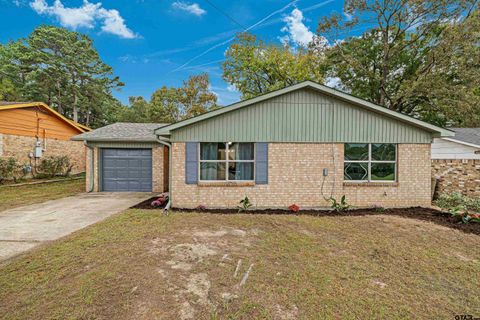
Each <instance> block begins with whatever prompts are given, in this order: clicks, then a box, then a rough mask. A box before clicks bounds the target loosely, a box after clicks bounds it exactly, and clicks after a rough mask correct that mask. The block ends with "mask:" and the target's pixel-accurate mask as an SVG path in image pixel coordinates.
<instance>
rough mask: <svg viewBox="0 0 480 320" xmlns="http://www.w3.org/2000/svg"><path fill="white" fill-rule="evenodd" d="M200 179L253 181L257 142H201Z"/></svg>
mask: <svg viewBox="0 0 480 320" xmlns="http://www.w3.org/2000/svg"><path fill="white" fill-rule="evenodd" d="M199 152H200V161H199V171H200V175H199V176H200V181H253V180H254V168H255V156H254V155H255V144H254V143H245V142H205V143H203V142H202V143H200V150H199Z"/></svg>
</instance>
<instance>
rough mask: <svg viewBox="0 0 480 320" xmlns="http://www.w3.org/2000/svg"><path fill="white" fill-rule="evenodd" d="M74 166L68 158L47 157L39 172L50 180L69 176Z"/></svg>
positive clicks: (38, 168) (41, 163)
mask: <svg viewBox="0 0 480 320" xmlns="http://www.w3.org/2000/svg"><path fill="white" fill-rule="evenodd" d="M72 167H73V165H72V164H70V159H69V158H68V157H67V156H50V157H45V158H43V159H42V161H41V162H40V165H38V166H37V172H38V173H39V174H40V175H44V176H46V177H49V178H53V177H55V176H64V177H66V176H68V175H69V174H70V172H71V171H72Z"/></svg>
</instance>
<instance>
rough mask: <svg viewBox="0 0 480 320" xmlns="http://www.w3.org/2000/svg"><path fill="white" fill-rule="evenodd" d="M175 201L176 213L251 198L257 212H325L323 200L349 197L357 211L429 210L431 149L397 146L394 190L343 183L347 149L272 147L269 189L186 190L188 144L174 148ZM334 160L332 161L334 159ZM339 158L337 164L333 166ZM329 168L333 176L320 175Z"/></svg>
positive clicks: (198, 187) (384, 185)
mask: <svg viewBox="0 0 480 320" xmlns="http://www.w3.org/2000/svg"><path fill="white" fill-rule="evenodd" d="M172 151H173V154H172V171H173V172H172V176H173V179H172V198H173V206H174V207H177V208H195V207H197V206H198V205H205V206H207V207H210V208H216V207H220V208H221V207H235V206H236V205H238V203H239V201H240V200H241V199H242V198H244V197H245V196H248V197H249V198H250V200H251V201H252V203H253V204H254V206H255V207H258V208H267V207H268V208H276V207H280V208H286V207H287V206H289V205H291V204H293V203H296V204H297V205H299V206H300V207H303V208H308V207H327V206H329V202H328V201H327V200H326V199H325V198H329V197H330V195H332V196H333V197H335V198H337V199H339V198H340V197H341V196H342V195H346V197H347V201H348V203H350V204H352V205H355V206H362V207H364V206H373V205H378V206H384V207H410V206H430V205H431V163H430V144H399V145H398V162H397V172H398V181H397V182H396V183H394V184H387V183H382V184H373V183H370V184H358V183H357V184H351V183H346V182H344V180H343V144H317V143H270V144H269V154H268V159H269V163H268V170H269V182H268V184H267V185H254V184H242V185H241V186H238V185H235V184H223V185H220V186H208V185H205V184H203V185H191V184H185V144H184V143H174V144H173V150H172ZM333 155H334V156H333ZM334 158H335V161H334ZM323 168H328V170H329V175H328V177H326V178H325V181H324V177H323V175H322V170H323Z"/></svg>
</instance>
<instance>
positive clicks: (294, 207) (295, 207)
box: [288, 203, 300, 213]
mask: <svg viewBox="0 0 480 320" xmlns="http://www.w3.org/2000/svg"><path fill="white" fill-rule="evenodd" d="M288 210H290V211H291V212H293V213H298V211H300V207H299V206H297V205H296V204H295V203H294V204H291V205H289V206H288Z"/></svg>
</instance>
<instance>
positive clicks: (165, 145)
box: [74, 81, 454, 208]
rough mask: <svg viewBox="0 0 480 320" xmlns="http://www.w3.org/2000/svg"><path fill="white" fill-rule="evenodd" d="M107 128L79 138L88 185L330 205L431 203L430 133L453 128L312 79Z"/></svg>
mask: <svg viewBox="0 0 480 320" xmlns="http://www.w3.org/2000/svg"><path fill="white" fill-rule="evenodd" d="M155 127H156V128H155ZM102 129H103V130H102ZM102 129H98V130H94V131H92V132H89V133H84V134H81V135H79V136H76V137H74V140H81V141H86V143H87V145H88V146H89V147H90V151H89V152H88V159H89V160H88V161H87V164H88V163H90V164H88V165H87V180H88V181H87V189H88V190H92V191H118V190H121V191H154V192H162V191H164V190H169V191H170V199H171V202H170V204H171V205H172V206H174V207H178V208H195V207H197V206H199V205H204V206H206V207H209V208H214V207H235V206H236V205H238V203H239V201H240V200H241V199H242V198H244V197H245V196H248V197H249V198H250V200H251V202H252V203H253V205H254V206H256V207H258V208H267V207H283V208H285V207H287V206H288V205H291V204H293V203H295V204H297V205H299V206H301V207H303V208H306V207H325V206H327V205H329V200H328V199H329V198H330V197H334V198H337V199H339V198H340V197H341V196H343V195H345V196H346V198H347V201H348V202H349V203H350V204H353V205H356V206H372V205H378V206H385V207H409V206H429V205H430V204H431V159H430V148H431V146H430V145H431V142H432V140H433V139H434V138H441V137H453V136H454V132H452V131H449V130H445V129H442V128H439V127H436V126H434V125H431V124H428V123H425V122H422V121H420V120H418V119H414V118H411V117H408V116H406V115H403V114H400V113H397V112H394V111H391V110H388V109H386V108H383V107H380V106H378V105H375V104H372V103H370V102H367V101H364V100H361V99H359V98H356V97H353V96H351V95H348V94H346V93H343V92H340V91H337V90H334V89H332V88H328V87H326V86H323V85H320V84H317V83H313V82H310V81H306V82H302V83H299V84H296V85H293V86H290V87H287V88H284V89H282V90H278V91H274V92H270V93H267V94H264V95H262V96H259V97H256V98H253V99H250V100H246V101H241V102H238V103H235V104H233V105H230V106H228V107H224V108H220V109H218V110H214V111H211V112H208V113H205V114H202V115H200V116H197V117H194V118H191V119H188V120H184V121H180V122H177V123H174V124H170V125H166V124H153V125H146V124H116V125H113V126H109V127H105V128H102ZM154 129H155V130H154ZM167 166H168V168H166V167H167ZM92 168H93V170H92ZM167 174H168V179H167ZM167 182H168V184H167Z"/></svg>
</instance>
